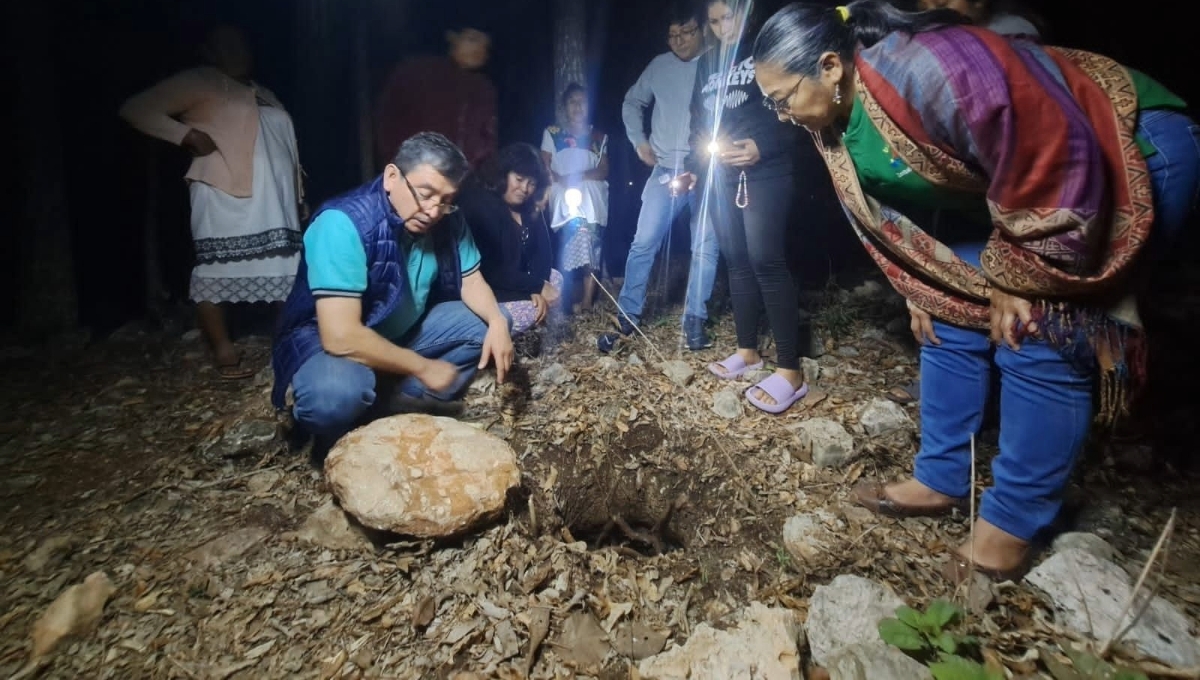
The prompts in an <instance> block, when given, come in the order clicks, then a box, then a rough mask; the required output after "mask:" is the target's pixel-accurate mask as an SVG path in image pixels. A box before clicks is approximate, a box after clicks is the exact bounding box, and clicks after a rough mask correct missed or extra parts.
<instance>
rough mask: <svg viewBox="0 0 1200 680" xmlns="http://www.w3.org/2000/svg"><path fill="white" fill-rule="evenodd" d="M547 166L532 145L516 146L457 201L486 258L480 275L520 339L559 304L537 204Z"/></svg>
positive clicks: (559, 284)
mask: <svg viewBox="0 0 1200 680" xmlns="http://www.w3.org/2000/svg"><path fill="white" fill-rule="evenodd" d="M549 183H550V182H549V178H548V177H547V174H546V166H545V164H543V163H542V159H541V157H540V156H539V155H538V152H537V150H536V149H534V148H533V147H532V146H530V145H529V144H511V145H509V146H506V147H504V148H503V149H501V150H500V151H499V152H498V153H497V154H496V155H495V156H494V157H492V158H491V159H489V160H488V161H487V162H486V163H484V165H483V167H482V168H480V170H479V173H478V174H477V175H475V176H474V177H473V178H472V179H471V180H470V181H469V182H468V183H467V186H466V187H464V188H463V190H462V192H461V193H460V194H459V197H458V205H459V207H460V208H461V209H462V212H463V216H464V217H465V218H466V221H467V224H468V225H469V226H470V227H471V234H472V236H474V237H475V245H476V246H477V247H478V248H479V254H480V257H481V263H480V271H481V273H482V274H483V278H484V280H485V281H487V282H488V284H489V285H490V286H491V287H492V290H493V291H494V292H495V293H496V300H497V301H498V302H500V307H501V309H503V310H504V312H505V314H506V315H507V316H508V317H509V318H510V319H511V320H512V334H513V335H514V336H515V335H518V334H520V333H524V332H525V331H527V330H529V329H530V328H532V327H533V326H535V325H537V324H540V323H542V322H543V321H544V320H545V318H546V315H547V313H548V312H549V310H550V307H551V306H552V305H553V304H554V303H555V302H556V301H557V300H558V297H559V290H560V289H561V288H562V275H561V274H559V273H558V272H557V271H554V270H553V269H552V268H551V267H552V264H553V262H554V249H553V247H552V246H551V242H550V229H549V228H548V227H547V226H546V222H545V220H544V219H543V218H542V215H541V212H540V210H538V207H537V206H538V203H539V201H540V200H541V198H542V196H543V195H544V194H545V192H546V188H547V187H548V186H549Z"/></svg>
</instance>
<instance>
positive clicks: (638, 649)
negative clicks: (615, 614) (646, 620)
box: [612, 621, 667, 661]
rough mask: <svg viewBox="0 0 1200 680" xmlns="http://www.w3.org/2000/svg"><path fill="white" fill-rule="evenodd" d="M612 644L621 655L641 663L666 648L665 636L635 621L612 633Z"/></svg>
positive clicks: (622, 625)
mask: <svg viewBox="0 0 1200 680" xmlns="http://www.w3.org/2000/svg"><path fill="white" fill-rule="evenodd" d="M612 643H613V646H615V647H616V648H617V651H618V652H620V653H621V654H624V655H625V656H628V657H630V658H632V659H634V660H635V661H641V660H642V659H646V658H649V657H652V656H654V655H655V654H658V653H659V652H661V651H662V650H663V647H666V646H667V634H666V633H662V632H659V631H657V630H654V629H653V628H650V627H648V626H644V625H642V624H641V623H639V622H637V621H632V622H630V621H626V622H625V623H622V624H621V625H619V626H617V629H616V630H614V631H613V633H612Z"/></svg>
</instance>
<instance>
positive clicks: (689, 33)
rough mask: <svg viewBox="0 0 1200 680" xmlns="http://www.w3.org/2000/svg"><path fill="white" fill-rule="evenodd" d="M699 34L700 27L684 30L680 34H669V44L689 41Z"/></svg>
mask: <svg viewBox="0 0 1200 680" xmlns="http://www.w3.org/2000/svg"><path fill="white" fill-rule="evenodd" d="M689 23H690V22H689ZM699 32H700V27H699V26H697V27H696V28H684V29H681V30H680V31H678V32H672V33H668V34H667V42H677V41H679V40H688V39H689V38H693V37H695V36H696V34H697V33H699Z"/></svg>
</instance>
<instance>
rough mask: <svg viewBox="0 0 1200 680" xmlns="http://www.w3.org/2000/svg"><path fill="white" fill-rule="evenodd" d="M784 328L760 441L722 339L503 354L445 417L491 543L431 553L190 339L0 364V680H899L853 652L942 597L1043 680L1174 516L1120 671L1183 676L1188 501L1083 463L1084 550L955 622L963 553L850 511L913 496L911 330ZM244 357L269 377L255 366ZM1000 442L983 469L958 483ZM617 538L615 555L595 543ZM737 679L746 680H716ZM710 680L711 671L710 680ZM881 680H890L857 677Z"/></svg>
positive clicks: (720, 333) (1190, 600)
mask: <svg viewBox="0 0 1200 680" xmlns="http://www.w3.org/2000/svg"><path fill="white" fill-rule="evenodd" d="M805 306H806V308H807V309H809V310H810V311H812V313H813V321H814V327H815V328H816V329H818V331H819V332H818V333H817V334H816V341H815V342H814V347H813V349H812V351H811V352H810V354H811V355H813V358H812V359H811V360H807V361H806V362H805V368H806V370H808V371H809V373H810V380H811V382H812V386H813V390H812V392H811V393H810V395H809V396H808V397H807V398H806V399H805V400H804V402H803V403H801V404H799V405H797V406H796V407H794V408H793V409H792V410H791V411H789V412H788V413H787V414H786V415H784V416H781V417H775V416H769V415H765V414H759V413H757V412H752V410H751V409H749V407H748V406H746V405H744V404H743V401H742V400H741V399H740V398H739V395H740V391H741V390H744V389H745V388H746V387H748V386H749V385H750V384H751V382H750V381H749V380H744V381H738V382H736V383H733V384H729V383H725V382H722V381H719V380H717V379H716V378H714V377H713V376H711V375H709V374H708V373H707V372H706V371H705V369H704V366H705V364H706V363H707V362H709V361H713V360H716V359H719V358H721V356H722V352H725V351H728V350H729V349H730V348H731V347H732V342H733V333H732V325H731V322H730V320H729V318H728V315H727V314H726V315H723V316H722V317H720V324H719V325H718V327H717V328H716V329H715V333H716V340H717V342H716V346H715V347H714V349H712V350H709V351H705V352H700V353H695V354H693V353H688V352H686V351H683V350H682V349H681V348H680V347H679V339H678V337H677V335H676V334H677V330H676V327H675V326H674V325H673V324H672V323H670V322H666V321H664V322H662V323H657V324H650V325H648V326H647V327H646V328H644V329H643V330H644V331H645V334H646V337H644V338H641V337H639V338H634V339H632V340H628V341H625V342H623V343H622V345H621V346H620V347H618V349H617V351H616V352H614V353H613V354H612V355H610V356H601V355H599V354H597V352H596V351H595V349H594V348H595V338H596V335H597V334H598V333H599V332H602V331H603V330H605V329H606V326H607V325H608V323H609V322H608V321H607V320H606V318H605V316H604V314H603V313H602V312H597V313H595V314H593V315H590V316H588V317H586V318H583V319H580V320H579V321H578V322H577V323H576V324H575V327H574V329H573V332H572V333H570V334H568V336H567V337H563V338H560V339H554V338H547V339H546V340H545V341H544V342H542V343H541V344H542V347H541V348H540V351H538V348H536V347H529V346H526V347H525V348H524V351H525V354H526V356H523V357H522V359H521V366H522V368H521V371H520V372H519V375H518V376H517V379H516V380H514V382H513V384H510V385H505V386H497V385H495V384H494V381H492V380H491V379H490V378H488V377H486V376H485V377H481V379H479V380H477V381H476V383H475V385H474V386H473V387H472V391H471V394H470V398H469V404H468V406H469V408H468V411H467V414H466V415H465V417H464V420H465V421H467V422H469V423H471V424H473V425H476V426H477V427H479V428H481V429H483V430H486V431H487V432H490V433H491V434H493V435H496V436H498V437H500V438H502V439H504V440H505V441H507V442H508V443H509V445H510V446H511V447H512V449H513V450H514V451H515V452H516V454H517V456H518V459H519V461H520V468H521V480H522V484H521V487H522V488H521V490H520V493H517V494H515V495H514V496H513V498H512V499H510V502H509V503H508V505H507V506H506V511H505V512H504V514H503V516H502V517H501V518H500V519H499V520H498V521H495V522H493V523H490V524H488V525H486V526H484V527H483V528H480V529H478V530H476V531H473V532H470V533H468V534H466V535H465V536H460V537H458V538H456V539H453V540H422V539H414V538H413V537H411V536H409V537H404V536H398V535H380V534H377V533H372V534H370V535H367V534H366V533H364V532H363V531H361V530H360V529H358V528H357V527H354V526H351V524H349V523H348V521H347V519H346V516H345V514H344V513H342V512H341V510H339V509H338V508H337V507H336V506H334V505H331V503H330V499H331V493H330V489H329V488H328V486H327V484H326V483H325V481H324V477H323V475H322V474H321V472H320V471H318V470H315V469H313V467H312V466H311V465H310V463H309V461H308V458H307V456H306V455H305V453H304V452H303V451H293V450H289V448H288V447H287V446H286V444H284V443H283V442H282V439H281V437H280V436H279V435H280V430H282V429H285V428H284V425H285V423H284V421H282V420H281V419H279V418H277V417H276V415H275V414H273V413H272V412H271V410H270V408H269V405H268V403H267V401H268V400H267V394H268V392H269V389H270V386H269V379H270V376H269V370H265V371H264V372H263V373H262V374H260V376H259V377H258V378H256V379H254V380H249V381H244V382H237V383H231V382H222V381H220V380H217V379H216V376H215V373H214V371H213V370H212V368H211V365H210V363H209V361H208V360H207V357H206V354H205V352H204V351H203V348H202V347H201V345H200V343H199V342H198V340H197V339H196V337H195V333H194V332H193V333H188V334H181V333H180V332H163V331H156V332H149V331H140V330H138V329H137V327H130V328H127V329H124V330H123V331H121V332H119V333H117V334H116V335H114V336H112V337H110V338H108V339H105V340H103V341H100V342H96V343H92V344H87V345H83V344H80V345H78V346H75V347H72V346H70V344H69V343H68V344H66V345H62V344H60V345H57V346H56V347H55V348H53V349H34V348H20V347H10V348H8V349H5V350H3V353H2V354H0V366H2V370H3V375H4V376H5V383H6V384H5V389H4V391H3V394H2V395H0V462H2V464H3V467H4V470H5V472H6V474H5V475H4V476H3V479H0V498H3V506H2V509H3V519H4V523H5V526H6V530H5V531H4V533H3V536H2V537H0V574H2V575H3V581H4V591H3V593H4V594H3V600H2V604H3V606H2V607H0V629H2V630H3V637H2V638H0V670H3V671H5V672H9V673H16V672H18V671H19V670H21V669H23V668H25V669H26V670H27V671H28V672H30V673H32V672H40V673H41V674H42V675H43V676H44V677H62V678H74V677H88V678H140V677H147V678H151V677H153V678H262V677H272V678H274V677H320V678H450V677H456V676H458V677H498V678H523V677H533V678H572V677H605V678H630V677H684V676H683V675H680V674H679V673H682V672H684V671H687V669H689V668H690V669H691V670H690V672H691V673H693V675H692V677H746V678H750V677H756V678H757V677H769V678H773V677H798V676H796V675H791V674H790V670H789V668H794V667H796V666H799V667H802V668H804V669H806V672H809V673H810V675H811V676H812V677H818V676H819V675H820V673H821V672H822V671H819V670H818V671H814V670H813V668H814V666H817V665H820V666H824V667H827V668H829V669H832V670H833V671H834V677H858V676H861V677H869V678H871V679H872V680H875V679H876V678H884V677H919V676H921V675H920V673H921V672H924V671H921V669H919V668H918V669H915V670H914V669H912V668H911V667H908V666H904V663H905V662H908V659H907V657H903V656H901V657H900V658H899V659H896V658H893V657H894V655H895V654H896V653H895V650H894V649H893V650H891V651H890V652H889V651H888V650H887V648H884V647H882V645H879V644H878V640H876V639H874V638H875V635H874V626H875V622H876V621H877V620H878V617H879V616H880V615H884V614H887V613H889V610H891V609H893V608H894V605H896V604H899V603H900V602H902V601H903V602H907V603H909V604H912V605H915V606H923V605H925V604H926V603H928V602H930V601H932V600H934V599H936V598H949V599H956V600H957V601H960V602H963V603H964V604H965V605H968V606H970V607H973V608H974V609H973V612H972V613H971V614H970V615H969V616H968V617H967V620H966V622H965V624H964V626H965V630H966V631H968V632H971V633H974V634H976V635H978V636H979V637H980V639H981V640H982V642H983V645H982V647H983V658H984V659H986V660H987V661H989V662H990V663H991V664H992V665H993V666H995V667H1003V668H1005V669H1007V672H1008V674H1009V675H1010V676H1013V677H1037V676H1039V674H1043V673H1046V672H1048V670H1050V669H1051V667H1052V665H1053V659H1056V658H1059V656H1060V655H1059V651H1060V649H1061V648H1062V647H1063V646H1065V645H1067V643H1069V642H1072V641H1075V640H1080V639H1083V638H1086V637H1087V636H1086V635H1084V634H1083V633H1086V631H1088V630H1092V631H1094V632H1093V635H1092V636H1093V637H1095V638H1099V639H1100V640H1101V641H1102V642H1103V641H1106V639H1107V638H1109V637H1110V634H1111V633H1112V632H1113V631H1112V628H1113V627H1114V626H1115V625H1116V624H1117V623H1118V622H1119V621H1128V617H1125V618H1124V619H1122V615H1123V612H1122V605H1123V604H1125V600H1128V599H1129V598H1128V593H1129V592H1130V586H1131V584H1132V583H1133V582H1134V581H1135V580H1136V579H1137V577H1138V576H1139V574H1140V572H1141V570H1142V567H1143V565H1144V564H1145V562H1146V561H1147V558H1148V557H1149V556H1150V554H1151V551H1152V550H1153V548H1154V547H1155V544H1156V541H1157V540H1158V539H1159V536H1160V534H1161V532H1162V531H1163V529H1164V527H1167V525H1168V520H1169V517H1170V516H1171V512H1172V509H1176V511H1177V514H1176V515H1175V520H1174V522H1173V524H1172V525H1171V526H1172V528H1173V531H1172V532H1171V535H1170V539H1169V541H1167V542H1166V546H1165V549H1164V550H1160V551H1159V552H1158V554H1157V559H1156V561H1155V565H1156V569H1155V570H1154V572H1153V573H1152V575H1151V576H1150V578H1148V579H1147V580H1146V582H1145V583H1144V585H1143V586H1142V588H1141V590H1140V591H1139V592H1140V593H1153V594H1156V595H1157V596H1159V599H1157V600H1155V601H1154V602H1153V604H1151V605H1148V607H1143V606H1142V604H1143V603H1142V600H1141V599H1139V600H1138V601H1137V603H1136V605H1137V606H1135V607H1133V609H1134V610H1135V613H1136V611H1137V610H1140V609H1143V608H1146V609H1147V612H1146V613H1144V614H1142V615H1140V617H1139V620H1138V621H1137V623H1136V624H1135V625H1134V626H1132V627H1131V630H1130V631H1129V632H1127V633H1125V634H1124V635H1122V636H1120V639H1119V642H1120V643H1121V644H1117V645H1115V653H1116V654H1117V656H1118V657H1119V658H1121V659H1123V660H1125V662H1126V663H1127V664H1129V665H1134V666H1140V667H1141V668H1143V669H1153V670H1157V671H1159V672H1164V673H1165V672H1167V671H1166V667H1165V666H1162V665H1155V664H1154V663H1153V662H1152V660H1151V659H1157V660H1158V661H1160V662H1163V661H1165V662H1168V663H1170V664H1171V665H1172V666H1173V667H1174V668H1175V670H1174V671H1172V672H1171V673H1173V675H1169V676H1170V677H1200V676H1198V675H1195V673H1196V672H1197V671H1196V668H1195V667H1198V666H1200V643H1197V640H1196V638H1195V630H1194V629H1193V628H1192V626H1193V625H1194V622H1195V621H1196V620H1197V618H1198V617H1200V567H1198V566H1197V565H1200V502H1198V501H1197V499H1196V494H1195V493H1194V490H1193V489H1194V483H1191V484H1189V482H1188V480H1187V479H1186V478H1184V477H1182V476H1181V475H1179V474H1176V473H1174V471H1172V470H1169V469H1167V470H1164V469H1163V468H1162V467H1161V466H1159V465H1156V464H1155V463H1154V462H1153V457H1152V456H1151V455H1150V454H1149V452H1148V451H1147V449H1146V448H1145V447H1144V446H1140V445H1138V444H1137V443H1136V442H1125V443H1119V444H1117V443H1113V442H1111V441H1107V440H1106V441H1097V443H1096V445H1095V446H1094V447H1092V450H1091V451H1090V453H1089V459H1088V460H1087V461H1086V463H1085V464H1084V465H1083V466H1082V470H1083V472H1082V474H1081V475H1080V476H1079V484H1078V486H1077V488H1076V489H1074V493H1073V498H1074V499H1075V503H1074V505H1073V508H1074V510H1075V511H1074V512H1073V513H1072V516H1071V521H1070V524H1071V526H1068V527H1064V528H1070V529H1073V530H1076V531H1084V532H1088V535H1072V536H1069V537H1068V538H1066V539H1064V540H1063V541H1060V543H1059V544H1057V545H1056V546H1055V547H1054V548H1050V549H1047V550H1046V552H1045V555H1049V556H1050V557H1049V559H1047V560H1046V561H1045V562H1044V563H1043V565H1042V567H1041V568H1039V571H1037V572H1035V575H1034V576H1031V578H1030V579H1029V580H1027V581H1025V582H1022V583H1020V584H1006V585H1002V586H984V585H977V586H976V587H973V588H971V589H969V590H965V591H963V592H959V593H955V592H952V589H951V588H950V587H949V586H948V585H946V584H945V583H944V582H943V581H941V580H940V578H939V576H938V568H939V566H940V564H941V561H942V560H943V559H944V557H943V556H944V554H945V551H946V550H947V548H948V547H949V546H952V545H954V544H956V543H957V542H958V541H960V540H962V539H963V537H964V536H965V533H966V531H967V524H966V523H965V522H963V521H962V520H961V519H950V520H945V521H930V520H907V521H893V520H881V519H880V518H878V517H875V516H873V515H871V514H869V513H867V512H865V511H863V510H861V509H859V508H856V507H855V506H853V505H851V504H850V503H849V502H848V492H849V489H850V487H851V486H852V485H853V483H854V482H855V481H856V480H858V479H860V478H864V477H898V476H901V475H903V474H905V473H906V472H907V471H908V470H909V469H910V466H911V459H912V455H913V453H914V451H915V447H916V427H917V426H916V423H915V421H916V420H917V417H918V413H917V409H916V408H915V407H904V408H901V407H896V406H894V405H893V404H891V403H890V402H887V401H884V400H881V399H880V397H881V396H882V394H883V392H884V391H885V390H886V389H887V388H889V387H891V386H894V385H896V384H902V383H904V382H907V381H908V380H909V379H911V378H913V377H914V376H915V373H916V359H915V357H916V355H915V351H914V349H913V347H912V341H911V338H909V337H907V336H908V331H907V322H906V320H905V319H904V315H903V307H902V304H901V303H900V301H899V300H898V299H896V298H895V297H894V296H892V295H890V294H889V293H888V292H885V291H884V290H883V288H882V286H879V285H878V284H876V283H868V284H864V285H862V286H859V287H857V288H855V289H854V290H852V291H837V290H831V291H824V292H820V293H817V294H814V295H812V296H809V299H807V300H806V301H805ZM246 346H247V348H248V356H247V360H249V361H252V362H254V363H255V365H258V366H265V365H266V363H267V362H266V359H267V352H268V347H267V341H266V339H264V338H249V339H247V340H246ZM534 354H537V356H532V355H534ZM994 443H995V433H994V432H990V433H985V434H984V436H982V437H981V439H980V441H979V471H980V483H981V484H986V478H987V460H988V458H989V457H990V456H991V455H992V454H993V453H994V450H995V447H994ZM668 510H669V511H670V513H669V517H667V512H668ZM614 516H617V517H620V518H622V519H623V520H624V522H623V523H624V524H626V525H627V527H626V528H623V527H620V526H618V527H615V528H614V527H612V526H606V525H608V524H610V522H606V521H605V520H606V519H611V518H612V517H614ZM664 518H666V519H667V521H666V522H662V521H660V520H663V519H664ZM1101 539H1103V540H1101ZM97 572H102V573H103V576H94V577H92V578H91V579H90V581H88V582H86V583H85V579H86V578H88V577H89V575H92V574H95V573H97ZM1032 582H1036V583H1037V586H1036V587H1035V586H1034V585H1033V583H1032ZM74 584H84V585H83V586H81V588H79V589H76V590H73V591H71V595H70V596H69V597H68V598H67V599H70V600H71V601H70V602H68V603H67V604H62V601H61V600H60V603H59V604H58V605H56V606H55V607H50V605H51V603H52V602H53V601H55V599H56V598H58V597H59V596H60V594H62V593H63V592H64V591H65V590H68V588H69V587H71V586H72V585H74ZM1143 599H1144V598H1143ZM48 608H49V609H50V612H51V614H52V616H51V615H47V616H44V613H45V612H47V611H48ZM39 617H43V618H41V619H39ZM1106 617H1107V618H1106ZM39 620H40V621H41V623H40V624H35V622H38V621H39ZM63 633H67V635H66V636H65V637H63V639H62V640H61V641H60V640H59V638H60V637H62V636H61V634H63ZM798 638H799V639H800V642H799V643H797V639H798ZM689 640H691V641H692V642H691V643H690V644H688V643H689ZM56 642H57V644H53V643H56ZM861 643H867V644H865V645H864V644H861ZM738 650H741V651H738ZM31 655H32V656H33V657H35V658H34V663H33V664H32V665H30V666H27V663H28V662H29V661H30V659H31ZM847 655H849V657H853V658H852V659H851V661H853V662H852V663H851V662H847V661H846V659H847V658H848V657H847ZM856 655H857V656H856ZM1064 658H1065V657H1064ZM706 659H707V660H706ZM739 659H740V661H739ZM854 659H858V660H857V661H854ZM747 660H757V661H755V663H754V664H751V665H754V666H755V667H756V670H751V666H750V665H747V666H745V667H744V668H743V669H742V670H741V671H737V670H736V668H735V664H736V663H739V662H740V663H745V662H747ZM706 663H707V664H708V666H707V667H708V668H710V669H713V668H716V669H724V670H718V671H710V675H708V676H704V675H703V673H702V672H701V671H700V670H698V669H700V668H701V667H702V666H703V664H706ZM721 664H724V665H721ZM731 664H734V665H731ZM878 664H884V665H886V666H888V667H889V668H892V669H893V670H891V671H887V672H884V671H870V670H863V669H864V668H865V669H871V668H879V667H882V666H879V665H878ZM852 667H853V668H852ZM1189 667H1191V668H1190V669H1189ZM855 668H857V669H858V670H854V669H855ZM679 669H684V671H680V670H679ZM838 669H841V670H838ZM847 669H849V670H847ZM896 669H902V670H896ZM903 669H907V670H903ZM919 671H920V672H919ZM910 672H911V673H913V674H914V675H906V673H910ZM673 673H675V675H673ZM855 673H858V676H856V675H855ZM1188 673H1192V674H1193V675H1188ZM472 674H474V675H472Z"/></svg>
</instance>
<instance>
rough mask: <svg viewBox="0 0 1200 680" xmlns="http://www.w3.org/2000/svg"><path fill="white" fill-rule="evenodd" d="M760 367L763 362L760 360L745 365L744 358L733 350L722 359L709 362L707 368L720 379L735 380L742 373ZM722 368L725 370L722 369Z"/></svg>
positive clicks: (744, 373)
mask: <svg viewBox="0 0 1200 680" xmlns="http://www.w3.org/2000/svg"><path fill="white" fill-rule="evenodd" d="M762 367H763V362H761V361H759V362H758V363H755V364H750V365H749V366H747V365H746V360H745V359H743V358H742V355H740V354H738V353H737V352H734V353H733V354H731V355H729V356H728V357H726V358H725V359H724V360H723V361H718V362H716V363H711V364H709V365H708V370H709V372H711V373H712V374H713V375H715V376H717V377H718V378H720V379H722V380H737V379H738V378H740V377H742V376H743V375H746V373H747V372H749V371H757V370H758V369H760V368H762ZM722 368H723V369H725V370H724V371H722V370H721V369H722Z"/></svg>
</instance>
